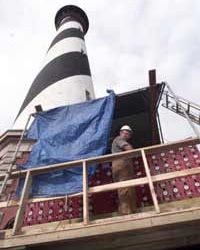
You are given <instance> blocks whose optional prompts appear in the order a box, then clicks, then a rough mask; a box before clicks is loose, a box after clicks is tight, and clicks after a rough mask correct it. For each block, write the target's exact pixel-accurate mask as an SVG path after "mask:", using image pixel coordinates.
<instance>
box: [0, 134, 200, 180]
mask: <svg viewBox="0 0 200 250" xmlns="http://www.w3.org/2000/svg"><path fill="white" fill-rule="evenodd" d="M197 143H199V139H198V138H191V139H187V140H182V141H177V142H173V143H165V144H159V145H154V146H149V147H144V148H140V149H133V150H130V151H125V152H121V153H116V154H108V155H103V156H98V157H93V158H88V159H83V160H78V161H72V162H64V163H59V164H52V165H48V166H43V167H37V168H33V169H30V171H31V172H32V175H33V174H34V175H36V174H42V173H48V172H49V171H54V170H59V169H65V168H71V167H77V166H80V164H82V162H83V161H86V162H87V164H92V163H100V162H101V163H103V162H111V161H113V160H114V159H120V158H132V157H133V156H134V155H138V153H139V152H140V150H145V152H148V153H149V152H152V151H154V150H156V149H158V150H160V149H169V148H171V147H172V146H173V147H179V146H184V145H194V144H197ZM27 171H29V170H21V171H13V172H12V173H11V178H18V177H19V176H25V175H26V172H27ZM4 176H5V174H0V180H2V179H3V178H4Z"/></svg>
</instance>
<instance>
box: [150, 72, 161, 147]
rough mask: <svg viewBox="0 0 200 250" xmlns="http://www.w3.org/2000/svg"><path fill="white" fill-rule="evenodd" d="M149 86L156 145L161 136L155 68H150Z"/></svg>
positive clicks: (152, 134)
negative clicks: (157, 109)
mask: <svg viewBox="0 0 200 250" xmlns="http://www.w3.org/2000/svg"><path fill="white" fill-rule="evenodd" d="M149 86H150V88H149V100H150V122H151V142H152V144H153V145H154V144H159V143H160V136H159V131H158V125H157V119H156V102H157V87H156V70H155V69H153V70H149Z"/></svg>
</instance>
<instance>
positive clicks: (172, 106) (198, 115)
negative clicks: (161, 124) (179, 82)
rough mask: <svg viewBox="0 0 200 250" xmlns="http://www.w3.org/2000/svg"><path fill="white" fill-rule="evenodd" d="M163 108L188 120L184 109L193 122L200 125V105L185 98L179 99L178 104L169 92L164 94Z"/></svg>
mask: <svg viewBox="0 0 200 250" xmlns="http://www.w3.org/2000/svg"><path fill="white" fill-rule="evenodd" d="M162 100H163V102H162V106H163V107H165V108H167V109H169V110H171V111H173V112H174V113H176V114H178V115H180V116H183V117H184V118H186V116H185V113H184V111H183V108H184V109H185V111H186V113H187V115H188V116H189V118H190V119H191V121H192V122H194V123H196V124H198V125H200V105H197V104H195V103H193V102H190V101H188V100H186V99H185V98H183V97H178V103H177V102H176V99H175V97H174V96H172V95H171V94H169V92H168V91H164V92H163V96H162Z"/></svg>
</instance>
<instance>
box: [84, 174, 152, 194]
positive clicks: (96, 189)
mask: <svg viewBox="0 0 200 250" xmlns="http://www.w3.org/2000/svg"><path fill="white" fill-rule="evenodd" d="M144 184H148V179H147V177H143V178H138V179H132V180H128V181H119V182H114V183H110V184H105V185H100V186H96V187H90V188H89V193H91V194H92V193H100V192H107V191H111V190H116V189H118V188H126V187H135V186H138V185H144Z"/></svg>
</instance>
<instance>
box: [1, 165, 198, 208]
mask: <svg viewBox="0 0 200 250" xmlns="http://www.w3.org/2000/svg"><path fill="white" fill-rule="evenodd" d="M196 174H200V167H195V168H192V169H185V170H180V171H175V172H171V173H165V174H159V175H154V176H152V177H151V178H152V181H153V182H159V181H164V180H170V179H174V178H178V177H185V176H190V175H196ZM144 184H148V179H147V177H143V178H138V179H133V180H127V181H121V182H116V183H110V184H105V185H100V186H96V187H90V188H89V190H88V191H89V193H99V192H106V191H111V190H116V189H118V188H123V187H131V186H138V185H144ZM81 195H82V192H81V193H77V194H73V195H70V196H69V197H75V196H81ZM61 198H65V196H58V197H50V198H34V199H29V200H28V201H27V202H28V203H32V202H41V201H48V200H54V199H61ZM17 205H19V202H18V201H14V200H13V201H12V200H11V201H9V202H8V203H7V202H0V208H1V207H6V206H8V207H9V206H17Z"/></svg>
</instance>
